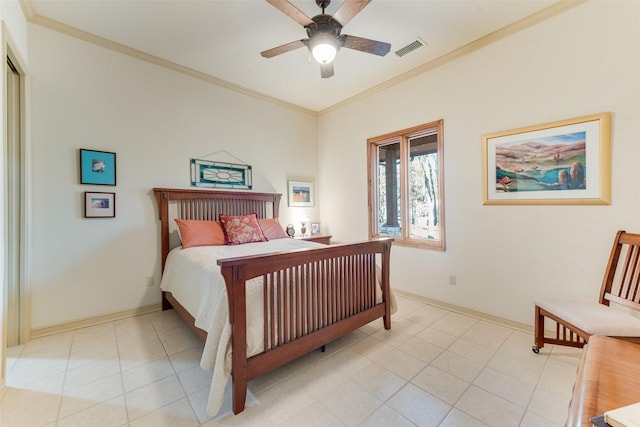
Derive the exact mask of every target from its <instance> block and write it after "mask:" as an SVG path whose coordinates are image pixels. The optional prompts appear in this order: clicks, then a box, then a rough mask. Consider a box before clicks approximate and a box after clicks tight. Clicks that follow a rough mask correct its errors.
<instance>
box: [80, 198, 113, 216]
mask: <svg viewBox="0 0 640 427" xmlns="http://www.w3.org/2000/svg"><path fill="white" fill-rule="evenodd" d="M115 216H116V193H104V192H96V191H85V192H84V217H85V218H115Z"/></svg>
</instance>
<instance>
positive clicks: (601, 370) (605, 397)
mask: <svg viewBox="0 0 640 427" xmlns="http://www.w3.org/2000/svg"><path fill="white" fill-rule="evenodd" d="M636 402H640V344H635V343H631V342H629V341H624V340H621V339H618V338H611V337H604V336H598V335H594V336H592V337H590V338H589V344H587V345H586V346H585V347H584V352H583V354H582V360H581V362H580V367H579V368H578V376H577V379H576V383H575V385H574V387H573V395H572V397H571V404H570V405H569V418H568V419H567V427H574V426H576V427H577V426H580V427H582V426H584V427H587V426H588V427H591V425H592V424H591V423H590V422H589V419H591V418H593V417H597V416H600V415H603V414H604V413H605V412H606V411H609V410H611V409H615V408H619V407H621V406H625V405H630V404H632V403H636Z"/></svg>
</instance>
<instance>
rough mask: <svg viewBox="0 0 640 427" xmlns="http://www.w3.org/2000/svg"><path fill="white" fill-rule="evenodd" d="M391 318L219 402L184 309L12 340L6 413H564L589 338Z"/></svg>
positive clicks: (443, 421)
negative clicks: (546, 341)
mask: <svg viewBox="0 0 640 427" xmlns="http://www.w3.org/2000/svg"><path fill="white" fill-rule="evenodd" d="M398 300H399V301H398V304H399V310H398V313H396V314H395V315H394V316H393V318H392V329H391V331H385V330H384V328H383V327H382V321H381V320H378V321H376V322H373V323H371V324H369V325H366V326H365V327H363V328H361V329H360V330H358V331H355V332H353V333H351V334H350V335H348V336H347V337H345V338H343V339H341V340H339V341H337V342H335V343H332V344H330V345H328V346H327V351H326V352H325V353H322V352H320V351H315V352H312V353H310V354H309V355H307V356H305V357H303V358H301V359H298V360H296V361H294V362H292V363H290V364H288V365H286V366H284V367H282V368H280V369H278V370H276V371H274V372H271V373H269V374H267V375H265V376H263V377H260V378H258V379H256V380H254V381H252V382H251V383H250V384H249V389H250V392H251V395H250V396H249V398H248V400H247V409H246V410H245V411H244V412H243V413H241V414H240V415H237V416H234V415H233V414H231V413H230V411H229V408H230V403H229V401H228V400H227V401H226V402H225V406H224V407H223V410H222V412H223V413H222V414H221V415H218V416H217V417H215V418H212V417H209V416H208V415H207V414H206V411H205V409H204V408H205V407H206V399H207V397H208V392H209V383H210V379H211V374H210V373H209V372H207V371H204V370H202V369H201V368H200V366H199V357H200V353H201V351H202V347H203V346H202V344H201V343H200V342H199V341H198V340H197V339H196V338H195V336H194V335H193V334H192V333H191V331H189V330H188V329H187V328H186V326H185V325H184V323H183V322H182V320H181V319H180V318H179V317H178V316H177V315H176V314H175V313H174V312H173V310H170V311H166V312H156V313H151V314H147V315H144V316H139V317H135V318H130V319H125V320H120V321H115V322H111V323H106V324H103V325H99V326H94V327H90V328H85V329H80V330H76V331H73V332H66V333H61V334H57V335H52V336H48V337H44V338H40V339H34V340H32V341H31V342H29V343H28V344H26V345H22V346H17V347H12V348H10V349H9V357H8V359H7V372H8V375H7V389H6V391H5V393H4V395H3V397H2V400H1V401H0V423H1V424H0V425H1V426H3V427H14V426H15V427H22V426H24V427H27V426H47V427H48V426H59V427H63V426H65V427H66V426H82V427H86V426H132V427H133V426H136V427H137V426H154V427H158V426H171V427H177V426H185V427H188V426H200V425H202V426H218V425H219V426H231V425H233V426H235V425H243V426H245V425H246V426H252V425H255V426H261V427H262V426H296V427H298V426H323V427H324V426H412V425H419V426H447V427H452V426H461V427H473V426H484V425H489V426H501V427H509V426H527V427H532V426H545V427H549V426H561V425H563V424H564V421H565V418H566V414H567V405H568V403H569V399H570V395H571V390H572V386H573V382H574V379H575V374H576V368H577V365H578V362H579V357H580V351H579V350H575V349H567V348H563V347H554V346H545V348H544V349H543V350H542V351H541V352H540V354H539V355H535V354H533V353H532V352H531V343H532V337H531V334H530V333H526V332H522V331H520V330H516V329H512V328H509V327H506V326H503V325H499V324H496V323H491V322H489V321H486V320H482V319H477V318H474V317H470V316H466V315H462V314H458V313H455V312H451V311H447V310H444V309H441V308H438V307H435V306H432V305H428V304H424V303H422V302H419V301H416V300H413V299H409V298H406V297H399V298H398Z"/></svg>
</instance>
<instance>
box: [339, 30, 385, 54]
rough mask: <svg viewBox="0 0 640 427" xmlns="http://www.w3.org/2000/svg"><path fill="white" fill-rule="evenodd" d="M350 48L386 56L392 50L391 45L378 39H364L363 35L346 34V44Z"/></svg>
mask: <svg viewBox="0 0 640 427" xmlns="http://www.w3.org/2000/svg"><path fill="white" fill-rule="evenodd" d="M343 47H347V48H349V49H355V50H359V51H361V52H367V53H373V54H374V55H378V56H385V55H386V54H387V53H389V51H390V50H391V45H390V44H389V43H385V42H379V41H377V40H371V39H364V38H362V37H356V36H349V35H346V34H345V35H344V45H343Z"/></svg>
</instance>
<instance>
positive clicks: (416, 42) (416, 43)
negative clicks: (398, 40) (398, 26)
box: [395, 37, 426, 58]
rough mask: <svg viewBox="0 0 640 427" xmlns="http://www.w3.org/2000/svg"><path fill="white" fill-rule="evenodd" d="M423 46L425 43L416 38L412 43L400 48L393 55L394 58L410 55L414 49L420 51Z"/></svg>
mask: <svg viewBox="0 0 640 427" xmlns="http://www.w3.org/2000/svg"><path fill="white" fill-rule="evenodd" d="M425 44H426V43H425V42H424V41H422V39H421V38H420V37H418V38H416V39H415V40H414V41H412V42H411V43H409V44H408V45H406V46H405V47H401V48H400V49H398V50H396V51H395V54H396V56H398V57H400V58H402V57H403V56H405V55H406V54H407V53H411V52H413V51H414V50H416V49H420V48H421V47H422V46H424V45H425Z"/></svg>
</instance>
